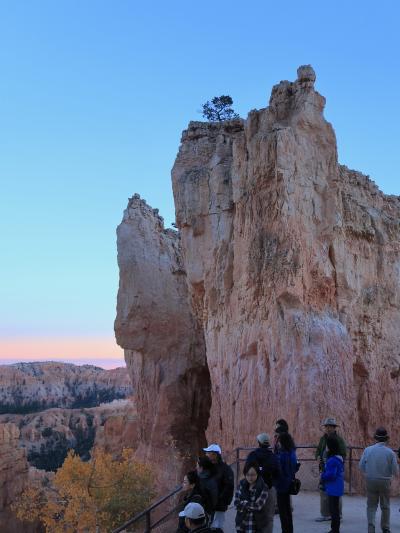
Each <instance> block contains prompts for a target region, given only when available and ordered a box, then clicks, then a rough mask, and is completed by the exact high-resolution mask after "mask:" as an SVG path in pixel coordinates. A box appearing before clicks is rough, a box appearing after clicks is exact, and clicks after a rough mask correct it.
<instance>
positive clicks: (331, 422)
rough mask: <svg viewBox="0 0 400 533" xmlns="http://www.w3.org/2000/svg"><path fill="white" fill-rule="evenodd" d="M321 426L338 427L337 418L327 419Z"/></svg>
mask: <svg viewBox="0 0 400 533" xmlns="http://www.w3.org/2000/svg"><path fill="white" fill-rule="evenodd" d="M321 425H322V426H335V427H337V426H338V424H336V418H325V420H324V421H323V423H322V424H321Z"/></svg>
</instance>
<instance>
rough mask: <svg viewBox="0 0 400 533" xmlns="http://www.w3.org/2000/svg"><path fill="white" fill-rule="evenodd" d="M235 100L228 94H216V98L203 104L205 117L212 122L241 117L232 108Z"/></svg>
mask: <svg viewBox="0 0 400 533" xmlns="http://www.w3.org/2000/svg"><path fill="white" fill-rule="evenodd" d="M232 104H233V100H232V98H231V97H230V96H228V95H221V96H214V98H213V99H212V100H211V102H210V101H208V102H206V103H205V104H203V117H204V118H206V119H207V120H208V121H210V122H223V121H224V120H231V119H233V118H239V115H238V114H237V113H235V111H234V110H233V109H232V107H231V106H232Z"/></svg>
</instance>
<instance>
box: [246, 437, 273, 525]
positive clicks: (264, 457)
mask: <svg viewBox="0 0 400 533" xmlns="http://www.w3.org/2000/svg"><path fill="white" fill-rule="evenodd" d="M257 442H258V448H257V449H255V450H253V451H252V452H250V453H249V455H248V457H247V459H246V465H248V464H251V463H254V462H256V463H258V464H259V466H260V469H261V477H262V478H263V480H264V482H265V483H266V485H267V487H268V489H269V491H268V500H267V503H266V505H265V506H264V508H263V512H264V514H265V531H266V533H272V530H273V527H274V515H275V507H276V490H275V487H274V486H273V485H274V484H275V483H276V482H277V481H278V479H279V476H280V473H281V468H280V464H279V459H278V457H277V456H276V455H275V454H274V452H273V450H272V448H271V444H270V437H269V435H268V434H267V433H260V434H259V435H257Z"/></svg>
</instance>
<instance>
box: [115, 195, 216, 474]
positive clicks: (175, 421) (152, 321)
mask: <svg viewBox="0 0 400 533" xmlns="http://www.w3.org/2000/svg"><path fill="white" fill-rule="evenodd" d="M117 235H118V264H119V268H120V286H119V292H118V306H117V311H118V314H117V319H116V322H115V331H116V337H117V341H118V343H119V344H120V346H122V347H123V348H124V349H125V359H126V362H127V366H128V369H129V372H130V376H131V379H132V383H133V388H134V392H135V401H136V405H137V410H138V414H139V421H138V425H139V442H140V444H139V448H138V450H137V454H138V456H139V457H142V458H146V459H148V460H151V461H156V462H157V463H158V464H160V463H163V469H162V472H163V473H164V474H165V476H166V484H169V483H170V482H171V477H172V476H173V475H174V474H178V472H177V470H176V464H181V463H182V458H185V456H186V455H189V456H190V455H191V454H192V453H197V452H198V449H199V447H201V446H202V445H204V443H205V429H206V427H207V421H208V415H209V409H210V391H209V383H210V380H209V374H208V368H207V365H206V360H205V347H204V340H203V332H202V330H201V329H200V327H199V324H198V322H197V321H196V320H195V318H194V316H193V313H192V311H191V309H190V306H189V301H188V293H187V283H186V274H185V271H184V269H183V265H182V262H181V252H180V240H179V235H178V233H177V232H176V231H173V230H165V229H164V226H163V222H162V219H161V217H159V216H158V212H157V210H153V209H151V208H150V207H149V206H148V205H147V204H146V203H145V202H144V201H143V200H141V199H140V198H139V197H138V196H137V195H136V196H134V197H133V198H132V199H131V200H130V201H129V205H128V208H127V209H126V211H125V213H124V218H123V220H122V223H121V224H120V226H119V227H118V231H117ZM162 483H163V481H162V480H161V484H162Z"/></svg>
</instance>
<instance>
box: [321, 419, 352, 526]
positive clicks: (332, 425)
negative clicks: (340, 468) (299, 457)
mask: <svg viewBox="0 0 400 533" xmlns="http://www.w3.org/2000/svg"><path fill="white" fill-rule="evenodd" d="M321 426H322V427H323V428H324V434H323V435H322V437H321V438H320V440H319V443H318V446H317V449H316V451H315V458H316V459H318V461H319V471H320V472H323V471H324V469H325V464H326V460H327V455H328V449H327V445H326V441H327V439H328V437H336V439H337V441H338V445H339V455H341V456H342V458H343V461H344V460H345V459H346V453H347V447H346V443H345V441H344V439H343V438H342V437H341V436H340V435H339V434H338V433H337V427H338V424H337V423H336V418H333V417H328V418H325V420H324V421H323V422H322V424H321ZM319 494H320V507H321V516H319V517H318V518H316V522H329V521H330V520H331V512H330V510H329V498H328V495H327V494H326V492H325V491H324V490H320V493H319ZM339 506H340V516H341V515H342V498H340V499H339Z"/></svg>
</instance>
